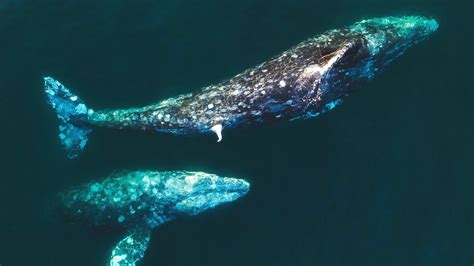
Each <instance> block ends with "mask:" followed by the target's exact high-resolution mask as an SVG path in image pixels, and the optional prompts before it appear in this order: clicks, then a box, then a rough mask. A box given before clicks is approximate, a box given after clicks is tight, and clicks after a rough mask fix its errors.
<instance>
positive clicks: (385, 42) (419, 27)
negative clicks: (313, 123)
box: [45, 16, 438, 157]
mask: <svg viewBox="0 0 474 266" xmlns="http://www.w3.org/2000/svg"><path fill="white" fill-rule="evenodd" d="M437 28H438V23H437V22H436V21H435V20H433V19H428V18H424V17H416V16H408V17H385V18H376V19H368V20H363V21H360V22H357V23H355V24H353V25H351V26H349V27H344V28H341V29H336V30H331V31H327V32H326V33H324V34H321V35H319V36H317V37H314V38H311V39H309V40H306V41H304V42H302V43H300V44H299V45H297V46H295V47H293V48H291V49H289V50H287V51H285V52H283V53H281V54H280V55H278V56H276V57H273V58H271V59H270V60H268V61H266V62H264V63H262V64H260V65H258V66H256V67H254V68H251V69H248V70H246V71H244V72H243V73H241V74H239V75H237V76H235V77H233V78H231V79H229V80H227V81H224V82H222V83H219V84H217V85H211V86H208V87H205V88H203V89H202V90H200V91H197V92H194V93H189V94H185V95H181V96H178V97H174V98H170V99H167V100H164V101H161V102H159V103H157V104H152V105H149V106H145V107H142V108H131V109H125V110H109V111H93V110H92V109H89V108H87V107H86V105H85V104H84V103H83V102H82V101H81V100H80V99H79V98H78V97H77V96H76V95H74V94H72V93H71V92H70V91H69V90H68V89H67V88H66V87H64V86H63V85H62V84H61V83H59V82H58V81H56V80H54V79H53V78H50V77H46V78H45V89H46V92H47V95H48V101H49V103H50V104H51V105H53V107H54V108H55V109H56V111H57V113H58V117H59V119H60V120H61V126H60V131H61V134H60V138H61V140H62V142H63V144H64V146H65V147H66V150H67V151H68V154H69V157H75V156H77V155H78V153H79V152H80V151H81V150H82V149H83V147H84V146H85V144H86V142H87V134H88V133H89V132H90V128H91V127H93V126H101V127H109V128H114V129H136V130H146V131H154V132H166V133H172V134H197V133H209V132H214V133H216V134H217V136H218V141H220V140H221V139H222V130H223V129H228V128H233V127H238V126H245V125H254V124H260V123H267V122H271V121H276V120H294V119H305V118H310V117H314V116H317V115H319V114H321V113H324V112H326V111H328V110H331V109H332V108H334V107H335V106H336V105H337V104H339V103H341V102H342V99H343V98H344V97H345V96H347V95H348V94H350V93H351V92H352V91H353V90H354V89H355V88H357V85H358V84H359V83H361V82H363V81H366V80H370V79H371V78H372V77H373V76H374V75H375V74H376V73H377V72H379V71H380V70H382V69H384V68H385V66H387V64H388V63H390V62H391V61H392V60H394V59H395V58H397V57H398V56H400V55H401V54H403V53H404V51H405V50H406V49H407V48H409V47H410V46H412V45H413V44H415V43H418V42H420V41H422V40H424V39H426V38H427V37H428V36H429V35H430V34H431V33H432V32H434V31H436V29H437Z"/></svg>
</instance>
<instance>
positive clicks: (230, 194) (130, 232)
mask: <svg viewBox="0 0 474 266" xmlns="http://www.w3.org/2000/svg"><path fill="white" fill-rule="evenodd" d="M249 187H250V185H249V183H247V182H246V181H245V180H242V179H235V178H226V177H219V176H216V175H212V174H207V173H203V172H187V171H173V172H152V171H140V172H130V173H126V174H122V175H116V176H111V177H108V178H106V179H105V180H103V181H101V182H93V183H90V184H87V185H83V186H80V187H77V188H75V189H72V190H70V191H69V192H66V193H63V194H61V195H60V198H61V205H62V206H63V208H64V210H65V211H66V213H67V214H68V215H69V216H71V217H72V218H74V219H77V220H80V221H86V222H88V223H91V224H93V225H95V226H101V225H106V226H112V225H118V226H120V227H123V228H125V229H126V230H127V234H126V236H125V237H124V238H123V239H122V240H121V241H120V242H119V243H118V244H117V245H116V246H115V248H114V249H113V250H112V254H111V256H110V261H109V265H110V266H118V265H123V266H125V265H126V266H133V265H135V264H136V262H137V261H139V260H140V259H142V258H143V256H144V254H145V251H146V249H147V247H148V242H149V240H150V235H151V230H152V229H153V228H156V227H158V226H160V225H162V224H164V223H166V222H168V221H171V220H173V219H175V218H176V217H178V216H180V215H196V214H199V213H201V212H203V211H205V210H207V209H211V208H213V207H216V206H217V205H220V204H222V203H226V202H231V201H234V200H236V199H238V198H239V197H242V196H243V195H245V194H247V192H248V191H249Z"/></svg>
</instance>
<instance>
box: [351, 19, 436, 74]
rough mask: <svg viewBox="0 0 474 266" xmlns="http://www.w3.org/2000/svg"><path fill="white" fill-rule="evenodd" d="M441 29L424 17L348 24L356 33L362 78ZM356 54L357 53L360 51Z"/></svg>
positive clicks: (352, 32) (353, 32)
mask: <svg viewBox="0 0 474 266" xmlns="http://www.w3.org/2000/svg"><path fill="white" fill-rule="evenodd" d="M437 29H438V22H437V21H436V20H434V19H431V18H426V17H421V16H404V17H383V18H374V19H368V20H363V21H360V22H357V23H355V24H354V25H352V26H350V27H349V31H350V33H351V35H352V34H353V36H356V38H354V40H355V45H354V46H355V47H357V48H358V49H357V48H356V49H354V50H357V53H358V55H357V56H356V57H355V58H357V60H358V61H359V62H360V63H359V64H355V65H356V66H357V68H358V69H359V71H355V72H354V73H356V74H359V75H360V76H361V77H363V78H368V79H370V78H372V77H373V76H374V74H375V73H377V72H378V71H379V70H382V69H383V68H385V66H387V65H388V64H389V63H390V62H392V61H393V60H394V59H396V58H397V57H399V56H401V55H402V54H403V53H404V52H405V51H406V50H407V49H408V48H409V47H411V46H413V45H414V44H417V43H419V42H421V41H423V40H425V39H427V38H428V37H429V36H430V35H431V34H432V33H433V32H435V31H436V30H437ZM357 53H354V54H357Z"/></svg>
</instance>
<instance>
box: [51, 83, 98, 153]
mask: <svg viewBox="0 0 474 266" xmlns="http://www.w3.org/2000/svg"><path fill="white" fill-rule="evenodd" d="M44 89H45V92H46V96H47V99H48V103H49V104H50V105H51V106H52V107H53V108H54V110H55V111H56V115H57V116H58V119H59V139H60V140H61V143H62V144H63V146H64V148H65V149H66V152H67V155H68V157H69V158H71V159H72V158H75V157H77V155H79V153H80V152H81V151H82V150H83V149H84V147H85V146H86V144H87V135H88V134H89V133H90V132H91V129H90V128H89V127H88V125H87V120H88V117H89V115H90V114H91V113H92V112H93V111H92V109H88V108H87V107H86V105H85V104H84V102H83V101H82V100H81V99H79V97H77V96H76V95H74V94H73V93H71V92H70V91H69V90H68V89H67V88H66V87H64V85H63V84H61V83H60V82H59V81H57V80H55V79H53V78H51V77H45V78H44Z"/></svg>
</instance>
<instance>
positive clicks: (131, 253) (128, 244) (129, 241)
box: [109, 228, 151, 266]
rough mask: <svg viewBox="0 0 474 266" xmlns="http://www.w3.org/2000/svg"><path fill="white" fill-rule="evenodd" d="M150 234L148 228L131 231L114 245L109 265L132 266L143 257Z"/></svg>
mask: <svg viewBox="0 0 474 266" xmlns="http://www.w3.org/2000/svg"><path fill="white" fill-rule="evenodd" d="M150 235H151V230H150V229H148V228H146V229H136V230H134V231H131V232H130V233H129V234H128V235H127V236H126V237H125V238H124V239H122V240H120V242H119V243H118V244H117V245H116V246H115V248H114V250H113V251H112V255H111V256H110V262H109V266H125V265H126V266H134V265H135V263H136V262H137V261H139V260H141V259H142V258H143V255H144V254H145V251H146V249H147V247H148V243H149V242H150Z"/></svg>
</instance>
